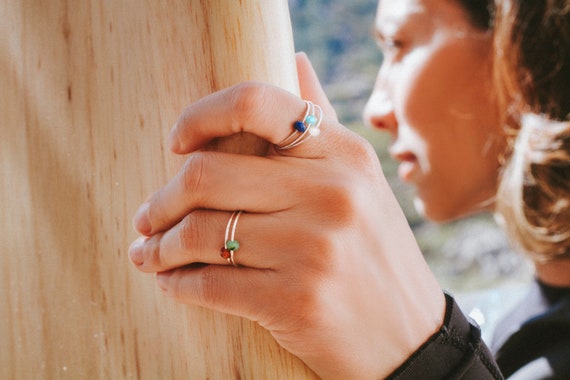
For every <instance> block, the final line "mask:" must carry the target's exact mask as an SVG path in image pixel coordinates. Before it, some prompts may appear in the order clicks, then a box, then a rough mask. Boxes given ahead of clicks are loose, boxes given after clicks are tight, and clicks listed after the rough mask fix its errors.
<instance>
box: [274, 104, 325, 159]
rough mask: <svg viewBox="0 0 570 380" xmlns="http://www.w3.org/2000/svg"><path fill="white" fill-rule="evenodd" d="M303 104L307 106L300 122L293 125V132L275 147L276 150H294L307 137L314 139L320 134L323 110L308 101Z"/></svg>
mask: <svg viewBox="0 0 570 380" xmlns="http://www.w3.org/2000/svg"><path fill="white" fill-rule="evenodd" d="M305 104H306V106H307V108H306V110H305V115H304V116H303V118H302V119H301V120H298V121H296V122H295V123H293V132H291V134H290V135H289V136H287V137H286V138H285V139H283V140H282V141H281V142H280V143H279V144H277V145H276V147H277V149H281V150H286V149H291V148H294V147H296V146H298V145H301V144H302V143H304V142H305V141H306V140H307V139H308V138H309V137H311V136H315V137H316V136H318V135H319V134H320V133H321V130H320V129H319V127H320V126H321V122H322V121H323V110H322V109H321V107H319V106H317V105H315V104H313V103H312V102H310V101H308V100H305Z"/></svg>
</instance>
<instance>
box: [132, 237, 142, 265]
mask: <svg viewBox="0 0 570 380" xmlns="http://www.w3.org/2000/svg"><path fill="white" fill-rule="evenodd" d="M144 242H145V239H144V238H142V237H140V238H138V239H137V240H135V241H134V242H133V244H131V246H130V247H129V258H130V259H131V261H132V262H133V264H135V265H137V266H140V265H142V264H143V263H144V254H143V253H144V252H143V247H144Z"/></svg>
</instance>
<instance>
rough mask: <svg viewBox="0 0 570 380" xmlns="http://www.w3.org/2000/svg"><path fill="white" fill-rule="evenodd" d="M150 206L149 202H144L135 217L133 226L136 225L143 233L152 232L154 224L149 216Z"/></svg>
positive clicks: (136, 228)
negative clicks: (152, 224)
mask: <svg viewBox="0 0 570 380" xmlns="http://www.w3.org/2000/svg"><path fill="white" fill-rule="evenodd" d="M148 208H149V204H148V203H145V204H143V205H142V206H141V207H140V208H139V209H138V211H137V213H136V214H135V217H134V218H133V226H134V227H135V230H137V231H138V232H140V233H141V234H143V235H148V234H150V233H151V232H152V226H151V224H150V220H149V218H148Z"/></svg>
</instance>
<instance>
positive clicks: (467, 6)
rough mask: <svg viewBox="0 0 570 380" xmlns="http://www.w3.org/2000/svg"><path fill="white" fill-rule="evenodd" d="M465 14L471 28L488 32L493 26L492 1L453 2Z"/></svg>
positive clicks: (493, 9)
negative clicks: (471, 25)
mask: <svg viewBox="0 0 570 380" xmlns="http://www.w3.org/2000/svg"><path fill="white" fill-rule="evenodd" d="M454 1H455V2H457V3H458V4H459V5H460V6H461V7H462V8H463V9H464V10H465V12H466V13H467V15H468V17H469V19H470V21H471V23H472V24H473V26H475V27H477V28H479V29H482V30H489V29H491V28H492V26H493V19H494V16H495V1H494V0H454Z"/></svg>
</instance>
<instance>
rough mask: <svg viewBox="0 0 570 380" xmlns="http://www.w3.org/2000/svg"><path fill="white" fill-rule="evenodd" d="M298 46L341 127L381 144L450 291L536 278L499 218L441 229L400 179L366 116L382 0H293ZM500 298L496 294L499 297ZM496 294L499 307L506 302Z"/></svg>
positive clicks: (382, 136)
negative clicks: (420, 209) (418, 208)
mask: <svg viewBox="0 0 570 380" xmlns="http://www.w3.org/2000/svg"><path fill="white" fill-rule="evenodd" d="M289 6H290V11H291V18H292V23H293V33H294V37H295V48H296V50H297V51H304V52H306V53H307V54H308V56H309V58H310V59H311V61H312V63H313V65H314V66H315V69H316V71H317V73H318V75H319V78H320V79H321V82H322V83H323V85H324V87H325V90H326V92H327V94H328V96H329V98H330V99H331V101H332V103H333V105H334V106H335V108H336V110H337V112H338V114H339V117H340V119H341V122H342V123H343V124H344V125H345V126H347V127H348V128H350V129H352V130H354V131H355V132H356V133H358V134H360V135H362V136H364V137H366V138H367V139H368V140H369V141H370V142H371V143H372V144H373V146H374V147H375V149H376V152H377V154H378V156H379V158H380V160H381V162H382V167H383V170H384V173H385V175H386V177H387V178H388V180H389V182H390V183H391V186H392V189H393V190H394V192H395V194H396V196H397V197H398V199H399V201H400V204H401V206H402V208H403V209H404V211H405V213H406V216H407V218H408V221H409V223H410V226H411V227H412V229H413V230H414V233H415V234H416V237H417V239H418V242H419V244H420V247H421V248H422V251H423V253H424V256H425V258H426V260H427V261H428V263H429V265H430V266H431V268H432V270H433V271H434V273H435V274H436V275H437V276H438V278H439V281H440V284H441V285H442V287H443V288H445V289H448V290H450V291H451V292H453V293H455V294H463V295H464V297H465V299H468V298H469V296H470V295H473V294H481V293H487V294H488V293H489V289H491V288H492V289H497V288H503V289H505V288H507V289H511V290H512V291H509V292H507V293H512V292H518V289H520V288H522V287H523V286H522V285H524V284H525V283H526V282H528V280H529V279H530V278H531V276H532V274H531V270H530V268H529V265H528V263H527V262H526V260H525V259H524V258H523V257H521V255H518V254H516V253H513V252H512V251H511V250H510V249H509V246H508V243H507V241H506V239H505V236H504V234H503V233H502V231H501V230H500V229H499V228H498V227H497V225H496V224H495V222H494V220H493V217H492V215H489V214H487V215H478V216H475V217H471V218H467V219H464V220H461V221H457V222H454V223H449V224H445V225H436V224H434V223H429V222H426V221H425V220H423V219H422V218H421V217H420V216H419V215H418V214H417V213H416V212H415V210H414V208H413V205H412V196H413V188H412V187H410V186H408V185H405V184H403V183H402V182H400V181H399V179H398V177H397V173H396V169H397V166H396V163H395V162H394V161H393V160H392V159H391V158H390V156H389V155H388V153H387V149H386V147H387V145H388V144H389V142H390V137H389V136H388V134H387V133H382V132H378V131H373V130H370V129H368V128H366V127H365V126H364V125H363V122H362V119H361V113H362V110H363V109H364V105H365V103H366V100H367V98H368V96H369V95H370V93H371V91H372V87H373V84H374V80H375V77H376V74H377V70H378V68H379V66H380V63H381V62H382V55H381V53H380V52H379V50H378V48H377V46H376V43H375V41H374V40H373V38H372V26H373V21H374V17H375V13H376V6H377V0H350V1H346V0H327V1H325V0H310V1H309V0H289ZM492 298H493V297H491V299H492ZM501 298H502V297H495V301H494V302H501V303H502V302H503V300H502V299H501Z"/></svg>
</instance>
